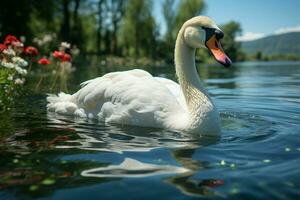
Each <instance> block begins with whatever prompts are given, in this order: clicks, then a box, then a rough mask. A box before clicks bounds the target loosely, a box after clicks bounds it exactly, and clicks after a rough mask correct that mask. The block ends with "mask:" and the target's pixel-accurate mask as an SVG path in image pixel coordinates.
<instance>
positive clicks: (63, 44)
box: [60, 42, 71, 49]
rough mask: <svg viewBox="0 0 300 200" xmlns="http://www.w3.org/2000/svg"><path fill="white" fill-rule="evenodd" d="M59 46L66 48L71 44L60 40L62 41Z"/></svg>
mask: <svg viewBox="0 0 300 200" xmlns="http://www.w3.org/2000/svg"><path fill="white" fill-rule="evenodd" d="M60 46H61V47H63V48H66V49H68V48H70V46H71V45H70V43H67V42H62V43H61V44H60Z"/></svg>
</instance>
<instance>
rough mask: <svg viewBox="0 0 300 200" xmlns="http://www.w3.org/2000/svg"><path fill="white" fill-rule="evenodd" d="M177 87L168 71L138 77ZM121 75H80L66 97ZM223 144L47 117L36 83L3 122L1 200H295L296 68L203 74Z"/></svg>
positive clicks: (94, 69) (298, 152)
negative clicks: (87, 83)
mask: <svg viewBox="0 0 300 200" xmlns="http://www.w3.org/2000/svg"><path fill="white" fill-rule="evenodd" d="M144 69H146V70H148V71H149V72H151V73H152V74H153V75H155V76H162V77H167V78H171V79H173V80H175V75H174V69H173V67H172V66H169V67H167V66H166V67H155V68H151V67H148V66H146V67H144ZM115 70H119V68H118V67H117V66H116V67H105V66H100V65H97V64H94V65H91V66H89V67H87V66H84V65H82V66H81V65H80V64H79V65H78V66H77V70H76V71H75V72H73V74H71V75H70V77H69V79H68V80H66V83H65V84H66V85H64V87H65V88H66V89H65V90H67V89H68V92H74V91H76V90H77V89H78V88H79V83H80V82H82V81H84V80H87V79H90V78H94V77H96V76H101V75H103V74H105V73H107V72H110V71H115ZM198 71H199V74H200V77H201V79H202V80H203V82H204V83H205V85H206V88H207V89H208V91H209V93H210V95H211V96H212V97H213V99H214V100H215V102H216V104H217V106H218V108H219V111H220V115H221V119H222V136H221V138H205V137H199V136H191V135H189V134H185V133H180V132H175V131H166V130H161V129H154V128H139V127H130V126H121V125H107V124H106V125H105V124H103V123H101V122H98V121H96V120H85V119H78V118H74V117H67V116H58V115H55V114H51V113H47V112H46V109H45V105H46V99H45V98H46V93H47V92H48V90H49V85H47V84H44V86H43V88H42V89H40V90H38V91H36V90H34V88H35V83H36V82H35V81H32V82H31V83H28V84H29V86H28V87H29V92H28V93H27V95H25V97H24V98H20V99H19V100H18V102H17V105H16V108H15V109H12V110H11V112H9V113H6V114H1V116H0V124H1V125H0V156H1V159H0V199H70V200H71V199H72V200H74V199H137V200H140V199H143V200H146V199H177V200H180V199H199V198H200V199H299V198H300V190H299V188H300V137H299V136H300V132H299V131H300V63H296V62H266V63H262V62H248V63H237V64H236V65H234V66H233V67H232V68H230V69H225V68H222V67H221V66H199V68H198Z"/></svg>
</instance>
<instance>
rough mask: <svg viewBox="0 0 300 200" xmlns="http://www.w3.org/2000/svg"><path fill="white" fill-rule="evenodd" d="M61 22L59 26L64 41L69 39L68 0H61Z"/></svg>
mask: <svg viewBox="0 0 300 200" xmlns="http://www.w3.org/2000/svg"><path fill="white" fill-rule="evenodd" d="M62 3H63V23H62V27H61V34H62V39H63V40H64V41H70V12H69V5H70V0H63V1H62Z"/></svg>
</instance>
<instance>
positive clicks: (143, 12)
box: [121, 0, 156, 58]
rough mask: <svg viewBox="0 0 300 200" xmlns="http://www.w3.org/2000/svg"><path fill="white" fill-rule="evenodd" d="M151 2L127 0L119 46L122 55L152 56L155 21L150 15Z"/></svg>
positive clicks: (146, 0)
mask: <svg viewBox="0 0 300 200" xmlns="http://www.w3.org/2000/svg"><path fill="white" fill-rule="evenodd" d="M151 7H152V2H151V1H148V0H129V1H128V4H127V7H126V9H125V16H124V21H123V23H122V25H121V44H122V45H123V46H124V50H123V52H124V55H129V56H134V57H136V58H137V57H140V56H147V55H152V53H153V52H152V50H153V48H155V46H154V45H155V39H156V38H155V37H156V35H155V34H156V33H155V27H156V24H155V20H154V18H153V16H152V13H151Z"/></svg>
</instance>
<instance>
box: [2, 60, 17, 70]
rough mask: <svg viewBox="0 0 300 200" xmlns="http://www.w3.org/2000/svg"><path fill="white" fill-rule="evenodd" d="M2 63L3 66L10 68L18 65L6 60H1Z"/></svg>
mask: <svg viewBox="0 0 300 200" xmlns="http://www.w3.org/2000/svg"><path fill="white" fill-rule="evenodd" d="M1 65H2V66H3V67H6V68H8V69H14V68H15V67H16V65H15V64H14V63H11V62H5V61H2V62H1Z"/></svg>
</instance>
